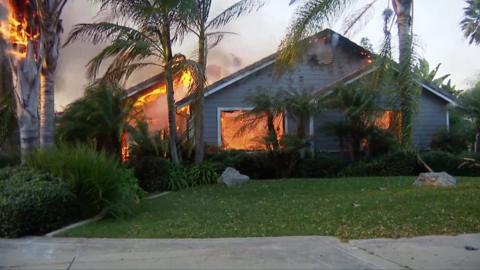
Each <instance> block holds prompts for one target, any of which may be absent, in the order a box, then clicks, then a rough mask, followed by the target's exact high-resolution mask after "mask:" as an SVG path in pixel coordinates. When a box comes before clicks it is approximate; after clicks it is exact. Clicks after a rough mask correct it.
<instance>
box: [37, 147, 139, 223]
mask: <svg viewBox="0 0 480 270" xmlns="http://www.w3.org/2000/svg"><path fill="white" fill-rule="evenodd" d="M28 166H30V167H32V168H35V169H37V170H41V171H45V172H48V173H50V174H52V175H54V176H56V177H59V178H61V179H62V180H63V181H64V182H65V183H66V184H67V186H68V188H69V189H70V190H71V191H72V192H73V193H74V194H75V195H76V197H77V202H78V204H79V205H80V206H81V209H80V213H79V215H80V216H82V217H90V216H92V215H96V214H98V213H99V212H101V211H102V210H104V209H105V210H106V211H107V214H111V215H114V216H123V215H128V214H131V213H133V211H134V208H135V206H136V205H138V203H139V201H140V198H141V196H142V195H143V191H142V190H141V188H140V187H139V185H138V180H137V179H136V178H135V176H134V175H133V172H132V171H131V170H129V169H127V168H126V167H124V166H123V165H122V164H120V163H119V162H118V161H117V160H116V159H114V158H113V157H110V156H108V155H107V154H105V153H104V152H96V151H95V150H93V149H91V148H89V147H86V146H75V147H69V146H59V147H57V148H54V149H50V150H40V151H37V152H35V153H34V154H33V155H32V156H31V158H30V160H29V162H28Z"/></svg>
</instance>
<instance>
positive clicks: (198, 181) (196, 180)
mask: <svg viewBox="0 0 480 270" xmlns="http://www.w3.org/2000/svg"><path fill="white" fill-rule="evenodd" d="M217 181H218V174H217V172H216V170H215V167H214V166H213V165H212V164H209V163H203V164H200V165H195V166H190V167H181V166H175V167H172V168H171V169H170V175H169V178H168V189H169V190H174V191H177V190H182V189H187V188H191V187H194V186H200V185H211V184H215V183H217Z"/></svg>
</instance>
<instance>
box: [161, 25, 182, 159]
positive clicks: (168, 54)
mask: <svg viewBox="0 0 480 270" xmlns="http://www.w3.org/2000/svg"><path fill="white" fill-rule="evenodd" d="M165 21H168V19H166V20H165ZM163 35H164V41H163V43H164V44H163V47H164V48H163V49H164V51H165V56H164V58H165V59H164V60H165V84H166V87H167V105H168V130H169V135H170V140H169V141H170V157H171V159H172V162H173V163H174V164H175V165H180V157H179V155H178V147H177V123H176V110H177V108H176V106H175V92H174V91H175V90H174V86H173V70H172V64H173V63H172V61H173V52H172V42H171V38H170V25H168V24H167V23H165V24H164V25H163Z"/></svg>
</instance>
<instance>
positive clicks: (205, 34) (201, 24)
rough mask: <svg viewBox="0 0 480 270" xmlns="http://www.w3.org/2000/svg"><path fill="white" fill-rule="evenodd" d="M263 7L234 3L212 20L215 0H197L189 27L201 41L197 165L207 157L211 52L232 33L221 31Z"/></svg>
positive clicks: (255, 0) (249, 0) (248, 1)
mask: <svg viewBox="0 0 480 270" xmlns="http://www.w3.org/2000/svg"><path fill="white" fill-rule="evenodd" d="M261 5H262V1H260V0H241V1H237V2H235V3H234V4H232V5H231V6H230V7H228V8H227V9H225V10H223V11H222V12H221V13H220V14H219V15H217V16H216V17H214V18H211V6H212V0H194V9H193V10H192V11H193V12H192V13H191V16H190V18H189V19H190V20H189V21H188V22H187V28H188V30H189V31H192V32H193V33H194V34H195V36H196V37H197V38H198V60H197V62H198V64H199V66H200V71H201V72H202V76H198V77H199V78H198V79H199V80H201V81H199V82H198V83H197V89H195V93H194V97H195V98H194V102H193V106H192V109H193V114H194V116H193V117H194V126H195V136H194V140H195V163H197V164H198V163H200V162H202V161H203V158H204V155H205V153H204V152H205V142H204V138H203V133H204V132H203V126H204V124H203V104H204V95H203V94H204V91H205V84H206V68H207V59H208V50H209V49H212V48H214V47H215V46H217V45H218V44H219V43H220V42H221V41H222V39H223V38H224V36H225V35H226V34H230V33H228V32H224V31H221V30H222V29H223V28H224V27H225V25H227V24H228V23H230V22H232V21H233V20H235V19H237V18H238V17H240V16H242V15H244V14H248V13H250V12H251V11H253V10H254V9H255V8H259V7H261Z"/></svg>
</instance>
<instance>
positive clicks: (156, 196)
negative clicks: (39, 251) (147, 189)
mask: <svg viewBox="0 0 480 270" xmlns="http://www.w3.org/2000/svg"><path fill="white" fill-rule="evenodd" d="M169 193H170V192H169V191H167V192H162V193H160V194H155V195H152V196H150V197H146V198H145V199H144V200H152V199H156V198H159V197H162V196H165V195H167V194H169ZM106 214H107V209H103V210H102V212H100V213H99V214H98V215H96V216H94V217H93V218H90V219H86V220H83V221H79V222H77V223H73V224H70V225H67V226H65V227H63V228H60V229H58V230H55V231H53V232H49V233H47V234H45V237H48V238H52V237H55V236H56V235H59V234H61V233H63V232H65V231H68V230H71V229H75V228H78V227H81V226H83V225H87V224H90V223H93V222H97V221H99V220H101V219H103V218H104V217H105V215H106Z"/></svg>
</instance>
